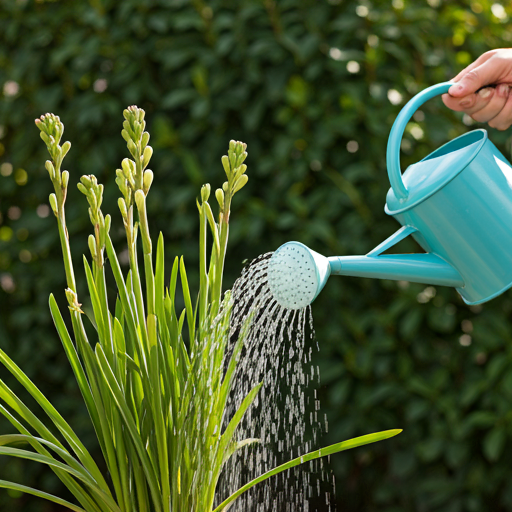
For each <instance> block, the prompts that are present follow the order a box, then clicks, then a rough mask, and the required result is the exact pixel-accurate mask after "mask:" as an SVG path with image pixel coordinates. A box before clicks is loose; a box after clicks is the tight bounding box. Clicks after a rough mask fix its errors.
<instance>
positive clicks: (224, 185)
mask: <svg viewBox="0 0 512 512" xmlns="http://www.w3.org/2000/svg"><path fill="white" fill-rule="evenodd" d="M228 188H229V183H228V182H227V181H225V182H224V183H223V184H222V190H224V192H227V191H228Z"/></svg>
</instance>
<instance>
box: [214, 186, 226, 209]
mask: <svg viewBox="0 0 512 512" xmlns="http://www.w3.org/2000/svg"><path fill="white" fill-rule="evenodd" d="M215 197H216V198H217V202H218V203H219V208H220V209H221V210H224V192H223V190H222V189H221V188H218V189H217V190H216V191H215Z"/></svg>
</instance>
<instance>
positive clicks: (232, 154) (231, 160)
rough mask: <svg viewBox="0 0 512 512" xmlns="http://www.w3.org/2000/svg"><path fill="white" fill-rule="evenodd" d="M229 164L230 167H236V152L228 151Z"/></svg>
mask: <svg viewBox="0 0 512 512" xmlns="http://www.w3.org/2000/svg"><path fill="white" fill-rule="evenodd" d="M229 164H230V165H231V169H234V168H235V167H236V153H235V152H234V151H230V152H229Z"/></svg>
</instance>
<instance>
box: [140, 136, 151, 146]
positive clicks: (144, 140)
mask: <svg viewBox="0 0 512 512" xmlns="http://www.w3.org/2000/svg"><path fill="white" fill-rule="evenodd" d="M148 142H149V133H148V132H144V133H143V134H142V141H141V143H142V147H143V148H144V147H146V146H147V145H148Z"/></svg>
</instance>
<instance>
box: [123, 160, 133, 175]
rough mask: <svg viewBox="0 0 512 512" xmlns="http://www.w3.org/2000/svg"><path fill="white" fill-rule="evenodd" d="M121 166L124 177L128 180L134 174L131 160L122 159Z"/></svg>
mask: <svg viewBox="0 0 512 512" xmlns="http://www.w3.org/2000/svg"><path fill="white" fill-rule="evenodd" d="M121 166H122V168H123V171H124V175H125V177H126V178H128V177H129V176H131V175H132V174H133V173H134V172H135V164H134V162H133V160H130V159H129V158H123V161H122V162H121Z"/></svg>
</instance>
